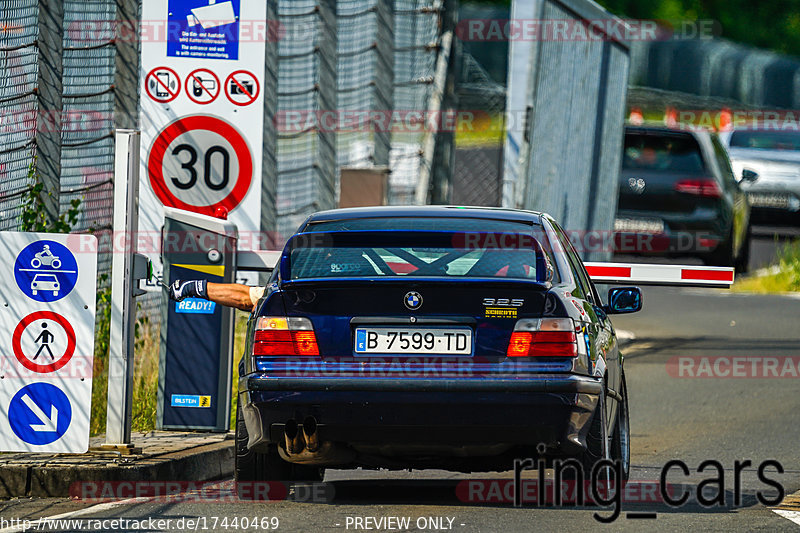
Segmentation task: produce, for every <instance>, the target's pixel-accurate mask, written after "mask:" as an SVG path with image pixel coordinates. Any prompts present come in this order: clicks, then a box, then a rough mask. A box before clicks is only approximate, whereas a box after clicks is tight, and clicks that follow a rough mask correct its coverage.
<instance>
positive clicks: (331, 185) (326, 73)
mask: <svg viewBox="0 0 800 533" xmlns="http://www.w3.org/2000/svg"><path fill="white" fill-rule="evenodd" d="M317 13H318V16H319V26H318V28H319V29H318V30H317V31H318V33H317V48H318V51H317V52H316V54H315V55H316V57H315V61H316V63H317V69H318V73H317V75H318V79H317V83H318V84H319V90H318V92H317V105H319V109H321V110H323V111H329V110H335V109H338V107H337V103H336V102H337V90H336V88H337V71H336V47H337V35H336V28H337V20H336V1H335V0H317ZM336 136H337V134H336V131H327V129H326V128H323V129H320V130H318V131H317V158H316V161H315V163H316V164H317V165H318V167H317V168H316V169H315V174H316V179H317V202H318V204H319V208H320V209H333V208H334V207H336V196H337V194H336Z"/></svg>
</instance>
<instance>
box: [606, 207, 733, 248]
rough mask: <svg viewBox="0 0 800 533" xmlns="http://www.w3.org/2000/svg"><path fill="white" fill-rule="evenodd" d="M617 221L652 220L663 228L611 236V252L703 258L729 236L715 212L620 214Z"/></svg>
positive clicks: (710, 210)
mask: <svg viewBox="0 0 800 533" xmlns="http://www.w3.org/2000/svg"><path fill="white" fill-rule="evenodd" d="M617 218H625V219H629V220H636V219H637V218H642V219H646V220H649V219H655V220H661V221H663V224H664V230H663V232H662V233H655V234H652V233H646V232H633V231H615V232H614V252H615V253H621V254H645V255H665V256H666V255H701V256H702V255H704V254H707V253H709V252H712V251H714V250H715V249H716V248H717V247H719V246H720V245H722V244H723V243H725V241H726V240H727V239H728V237H729V235H730V226H726V225H725V223H724V222H723V220H722V218H720V216H719V212H718V211H717V210H713V209H698V210H696V211H694V212H691V213H671V212H664V213H660V212H651V211H638V210H633V209H625V210H620V211H619V212H618V213H617Z"/></svg>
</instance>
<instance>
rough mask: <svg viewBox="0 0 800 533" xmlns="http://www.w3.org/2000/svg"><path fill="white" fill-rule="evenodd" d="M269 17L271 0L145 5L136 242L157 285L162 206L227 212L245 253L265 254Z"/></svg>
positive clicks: (174, 0) (157, 0)
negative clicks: (262, 229) (263, 207)
mask: <svg viewBox="0 0 800 533" xmlns="http://www.w3.org/2000/svg"><path fill="white" fill-rule="evenodd" d="M266 15H267V3H266V0H247V1H245V0H227V1H221V0H149V1H147V2H143V3H142V26H143V31H142V45H141V54H142V61H141V72H140V76H139V78H140V84H141V89H142V90H141V95H142V97H141V108H140V115H141V116H140V119H141V127H142V143H141V146H142V154H141V155H142V157H141V160H142V168H141V176H142V181H141V189H140V201H139V235H138V236H137V239H136V242H137V248H138V251H139V253H143V254H146V255H148V256H149V257H150V259H151V260H152V261H153V265H154V266H155V276H156V277H157V278H159V279H160V278H161V276H162V268H161V263H160V261H159V260H158V256H159V252H160V246H161V228H162V226H163V224H164V206H168V207H174V208H178V209H185V210H188V211H192V212H195V213H200V214H204V215H210V216H219V215H220V214H227V218H228V220H230V221H231V222H233V223H234V224H236V225H237V227H238V229H239V236H240V238H239V248H240V249H242V250H259V249H262V248H266V244H267V241H266V239H265V238H264V237H263V236H261V234H260V232H259V230H260V221H261V172H262V168H261V167H262V155H261V151H262V141H263V128H264V112H263V108H264V105H263V102H264V95H263V90H262V87H263V85H264V80H263V77H264V68H265V65H264V61H265V47H266V43H267V39H268V38H269V37H268V32H267V27H268V24H267V20H266ZM149 286H150V288H151V289H152V290H160V289H159V287H158V285H157V284H156V282H155V281H151V282H149Z"/></svg>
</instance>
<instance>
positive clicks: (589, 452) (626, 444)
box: [580, 373, 631, 481]
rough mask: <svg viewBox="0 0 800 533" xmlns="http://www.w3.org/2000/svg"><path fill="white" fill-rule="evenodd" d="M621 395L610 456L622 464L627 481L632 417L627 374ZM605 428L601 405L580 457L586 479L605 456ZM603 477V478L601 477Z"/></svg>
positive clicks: (623, 477)
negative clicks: (629, 405)
mask: <svg viewBox="0 0 800 533" xmlns="http://www.w3.org/2000/svg"><path fill="white" fill-rule="evenodd" d="M619 395H620V396H622V401H621V402H620V403H619V405H618V406H617V414H616V416H615V419H614V429H613V430H612V433H611V442H610V450H609V456H610V458H611V460H612V461H619V462H620V463H621V465H622V481H627V480H628V476H629V475H630V470H631V454H630V442H631V440H630V417H629V415H628V388H627V386H626V385H625V374H624V373H623V374H622V378H621V380H620V390H619ZM602 435H603V428H602V418H601V416H600V407H599V406H598V408H597V410H596V411H595V413H594V417H593V418H592V425H591V427H590V428H589V433H588V435H587V436H586V451H585V452H583V455H582V456H581V457H580V461H581V464H582V465H583V473H584V479H591V474H592V469H593V468H594V465H595V464H597V462H598V461H600V460H601V459H602V458H603V437H602ZM601 479H602V478H601Z"/></svg>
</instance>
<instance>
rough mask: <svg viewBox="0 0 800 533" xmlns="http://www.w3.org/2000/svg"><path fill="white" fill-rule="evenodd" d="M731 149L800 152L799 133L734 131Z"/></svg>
mask: <svg viewBox="0 0 800 533" xmlns="http://www.w3.org/2000/svg"><path fill="white" fill-rule="evenodd" d="M730 144H731V147H735V148H755V149H759V150H792V151H798V150H800V132H796V131H734V132H733V133H732V134H731V143H730Z"/></svg>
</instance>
